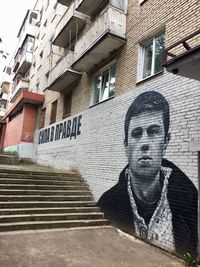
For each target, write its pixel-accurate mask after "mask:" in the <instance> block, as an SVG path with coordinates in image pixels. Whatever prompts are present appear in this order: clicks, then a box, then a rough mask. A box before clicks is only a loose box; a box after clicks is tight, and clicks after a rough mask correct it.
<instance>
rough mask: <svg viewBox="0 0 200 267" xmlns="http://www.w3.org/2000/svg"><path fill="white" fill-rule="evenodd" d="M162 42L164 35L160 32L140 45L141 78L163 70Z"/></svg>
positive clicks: (163, 42)
mask: <svg viewBox="0 0 200 267" xmlns="http://www.w3.org/2000/svg"><path fill="white" fill-rule="evenodd" d="M164 44H165V35H164V33H162V34H159V35H157V36H155V37H153V38H152V39H151V40H149V41H148V42H147V43H145V44H144V45H142V46H141V51H142V66H141V79H145V78H147V77H149V76H152V75H154V74H156V73H158V72H160V71H162V70H163V66H162V52H163V50H164Z"/></svg>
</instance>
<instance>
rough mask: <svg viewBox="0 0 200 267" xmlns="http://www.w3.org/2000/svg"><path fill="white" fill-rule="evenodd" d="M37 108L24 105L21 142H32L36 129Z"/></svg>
mask: <svg viewBox="0 0 200 267" xmlns="http://www.w3.org/2000/svg"><path fill="white" fill-rule="evenodd" d="M36 116H37V106H34V105H31V104H25V105H24V118H23V127H22V135H21V141H22V142H29V143H30V142H33V136H34V132H35V127H36Z"/></svg>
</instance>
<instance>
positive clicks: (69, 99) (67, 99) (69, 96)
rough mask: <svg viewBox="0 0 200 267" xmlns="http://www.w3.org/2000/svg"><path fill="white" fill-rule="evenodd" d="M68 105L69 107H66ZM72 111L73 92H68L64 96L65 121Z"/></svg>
mask: <svg viewBox="0 0 200 267" xmlns="http://www.w3.org/2000/svg"><path fill="white" fill-rule="evenodd" d="M66 103H67V105H65V104H66ZM66 106H67V108H66ZM66 110H67V112H66ZM71 110H72V91H70V92H67V93H65V94H64V95H63V119H64V118H66V117H69V116H70V115H71Z"/></svg>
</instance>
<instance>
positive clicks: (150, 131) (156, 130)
mask: <svg viewBox="0 0 200 267" xmlns="http://www.w3.org/2000/svg"><path fill="white" fill-rule="evenodd" d="M159 133H160V126H158V125H152V126H150V127H149V128H148V129H147V134H148V136H150V137H153V136H155V135H158V134H159Z"/></svg>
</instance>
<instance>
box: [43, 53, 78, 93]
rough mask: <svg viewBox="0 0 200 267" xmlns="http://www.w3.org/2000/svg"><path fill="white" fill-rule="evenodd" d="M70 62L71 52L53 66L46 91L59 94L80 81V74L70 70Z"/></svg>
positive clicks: (71, 60)
mask: <svg viewBox="0 0 200 267" xmlns="http://www.w3.org/2000/svg"><path fill="white" fill-rule="evenodd" d="M72 62H73V52H69V53H68V54H67V55H66V56H64V57H63V59H62V60H61V61H60V62H58V63H57V64H56V65H55V67H54V68H53V69H52V70H51V72H50V74H49V80H48V87H47V89H48V90H51V91H55V92H61V91H62V90H64V89H65V88H67V87H68V86H69V85H71V84H72V83H75V82H76V81H78V80H79V79H80V77H81V73H80V72H78V71H75V70H72V69H71V68H70V66H71V64H72Z"/></svg>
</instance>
